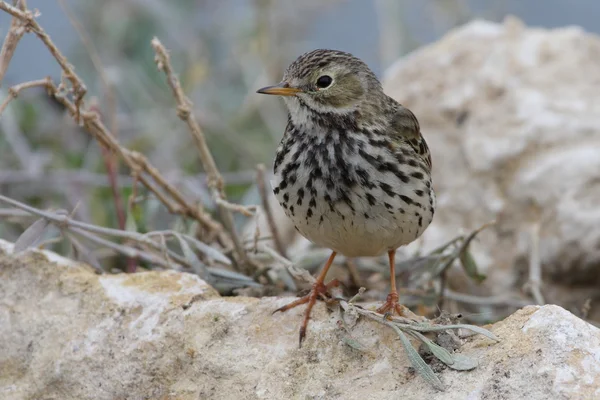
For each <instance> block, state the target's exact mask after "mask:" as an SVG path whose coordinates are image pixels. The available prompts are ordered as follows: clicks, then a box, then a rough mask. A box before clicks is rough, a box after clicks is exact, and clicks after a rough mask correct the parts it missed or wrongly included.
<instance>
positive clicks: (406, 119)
mask: <svg viewBox="0 0 600 400" xmlns="http://www.w3.org/2000/svg"><path fill="white" fill-rule="evenodd" d="M391 125H392V131H393V133H394V136H395V137H396V138H397V139H399V140H402V141H403V142H404V143H406V144H408V145H410V146H411V147H412V148H413V149H414V151H415V153H417V154H418V155H419V156H421V158H422V160H423V162H425V164H426V165H427V166H428V167H429V169H431V153H430V152H429V147H428V146H427V142H425V139H424V138H423V136H422V135H421V127H420V126H419V121H418V120H417V117H415V114H413V113H412V111H410V110H409V109H408V108H406V107H403V106H401V105H400V104H398V107H397V108H395V110H394V113H393V117H392V124H391Z"/></svg>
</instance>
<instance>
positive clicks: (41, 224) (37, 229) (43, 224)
mask: <svg viewBox="0 0 600 400" xmlns="http://www.w3.org/2000/svg"><path fill="white" fill-rule="evenodd" d="M49 224H50V221H48V220H47V219H46V218H40V219H38V220H36V221H35V222H34V223H33V224H31V225H30V226H29V227H28V228H27V229H25V231H24V232H23V233H22V234H21V236H19V238H18V239H17V241H16V242H15V247H14V250H13V251H14V252H15V254H16V253H20V252H22V251H25V250H27V249H29V248H31V247H34V246H36V245H37V244H38V243H39V242H40V241H41V240H42V237H43V236H44V233H45V232H46V228H47V227H48V225H49Z"/></svg>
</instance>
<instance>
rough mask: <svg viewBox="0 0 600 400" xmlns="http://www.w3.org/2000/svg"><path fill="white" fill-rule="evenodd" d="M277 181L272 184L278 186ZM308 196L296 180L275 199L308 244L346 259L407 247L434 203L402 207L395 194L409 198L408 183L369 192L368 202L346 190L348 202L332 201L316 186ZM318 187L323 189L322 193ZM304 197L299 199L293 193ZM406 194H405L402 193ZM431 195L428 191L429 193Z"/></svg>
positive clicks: (360, 191)
mask: <svg viewBox="0 0 600 400" xmlns="http://www.w3.org/2000/svg"><path fill="white" fill-rule="evenodd" d="M279 182H280V179H279V178H278V177H277V176H276V177H275V180H274V181H273V182H272V185H273V187H274V188H276V187H278V185H279ZM318 189H319V190H317V191H315V192H313V195H310V193H307V192H306V189H305V187H304V182H302V181H301V180H299V181H298V182H296V183H295V184H294V185H290V186H288V187H286V190H279V191H278V192H277V191H276V193H275V196H276V197H277V200H278V201H279V203H280V204H281V206H282V207H283V208H284V210H285V213H286V215H287V216H288V217H289V218H290V219H291V220H292V221H293V223H294V225H295V226H296V228H297V229H298V231H299V232H300V233H301V234H302V235H303V236H304V237H306V238H307V239H308V240H310V241H312V242H313V243H315V244H317V245H319V246H323V247H327V248H330V249H332V250H334V251H337V252H339V253H340V254H343V255H345V256H348V257H367V256H377V255H380V254H383V253H385V252H386V251H388V250H393V249H396V248H398V247H400V246H402V245H404V244H408V243H410V242H412V241H413V240H415V239H416V238H417V237H419V236H420V235H421V234H422V233H423V231H424V230H425V228H426V227H427V226H428V225H429V223H430V222H431V220H432V218H433V199H430V198H429V197H428V196H427V197H426V198H424V199H423V204H424V205H420V204H417V203H414V204H407V203H406V202H405V201H403V200H402V199H401V197H400V196H408V195H409V194H410V195H412V196H414V193H413V192H414V188H413V187H411V185H406V186H405V187H403V188H402V187H400V188H396V192H397V195H396V196H389V195H388V194H386V193H384V192H383V191H382V190H381V189H379V188H375V189H373V190H371V191H370V193H371V195H372V196H373V197H374V199H375V201H374V204H371V203H373V201H371V202H369V201H368V200H367V199H368V197H367V196H366V192H365V190H364V188H362V187H361V186H357V187H354V188H349V190H348V191H347V193H348V198H346V199H344V200H337V201H331V199H330V197H331V196H329V197H326V194H327V190H325V189H324V188H318ZM321 189H323V190H321ZM299 190H300V193H301V194H303V196H299V195H298V191H299ZM404 193H406V195H404ZM430 195H431V196H433V192H432V191H431V192H430Z"/></svg>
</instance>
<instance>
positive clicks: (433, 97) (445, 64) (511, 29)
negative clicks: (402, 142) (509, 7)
mask: <svg viewBox="0 0 600 400" xmlns="http://www.w3.org/2000/svg"><path fill="white" fill-rule="evenodd" d="M599 59H600V38H598V37H597V36H595V35H591V34H587V33H585V32H583V31H582V30H581V29H580V28H578V27H568V28H562V29H555V30H543V29H531V28H526V27H524V26H523V24H522V23H521V22H520V21H518V20H516V19H514V18H508V19H507V20H506V21H505V23H504V24H502V25H500V24H495V23H490V22H484V21H475V22H471V23H469V24H467V25H465V26H464V27H461V28H458V29H457V30H455V31H453V32H451V33H449V34H448V35H447V36H446V37H444V38H443V39H442V40H440V41H439V42H437V43H434V44H432V45H430V46H427V47H424V48H422V49H419V50H418V51H416V52H415V53H413V54H411V55H409V56H407V57H405V58H403V59H401V60H399V61H398V62H397V64H396V65H394V66H392V67H391V68H390V69H389V71H388V72H387V74H386V79H385V83H384V86H385V88H386V91H387V93H389V94H390V95H391V96H392V97H394V98H396V99H397V100H398V101H400V102H401V103H403V104H404V105H406V106H407V107H409V108H410V109H412V110H413V111H414V112H415V114H416V115H417V117H418V118H419V121H420V122H421V127H422V131H423V134H424V135H425V137H426V138H427V141H428V143H429V145H430V148H431V151H432V153H433V155H432V158H433V173H434V177H433V178H434V186H435V188H436V192H437V193H438V207H437V210H436V216H435V218H434V220H433V224H432V225H431V226H430V227H429V229H428V230H427V231H426V232H425V234H424V236H423V239H422V240H423V243H422V244H424V248H425V249H430V248H433V247H436V246H438V245H440V244H441V243H443V242H445V241H447V240H449V239H450V238H452V237H454V236H455V235H456V233H457V232H460V231H463V232H464V231H470V230H473V229H475V228H477V227H479V226H480V225H482V224H484V223H486V222H488V221H491V220H497V225H496V227H494V228H492V229H489V230H487V231H486V232H484V233H483V234H481V235H480V238H481V240H480V241H478V243H476V244H475V245H474V253H475V254H474V255H475V258H476V260H477V261H478V263H479V265H480V266H481V267H482V268H483V269H484V270H486V272H487V273H488V275H489V276H490V279H489V280H488V282H489V284H488V285H486V284H484V285H483V286H481V287H479V289H477V288H476V287H473V286H472V287H470V288H467V287H463V288H462V289H463V290H464V291H467V292H473V291H476V290H479V291H480V292H481V293H486V294H490V293H492V294H499V293H505V292H506V291H507V290H510V289H515V288H516V289H520V288H521V286H522V285H523V284H524V283H525V282H524V281H525V279H526V278H527V273H526V268H527V265H528V263H529V259H530V253H531V248H532V246H531V243H532V235H533V232H534V231H535V228H534V227H535V226H536V225H537V226H539V256H540V259H541V263H542V267H543V272H544V283H545V285H544V290H545V294H546V296H547V299H549V301H550V302H559V303H560V304H564V305H566V306H569V307H570V309H572V310H576V309H580V308H581V306H582V305H583V303H584V301H585V300H586V299H587V298H588V297H591V296H592V295H593V291H594V290H596V288H597V285H598V283H600V208H599V207H598V198H600V157H598V154H600V90H598V87H600V69H598V68H597V67H596V64H597V61H598V60H599ZM572 286H579V290H577V291H574V290H571V287H572ZM586 288H587V290H586ZM594 313H595V314H594ZM590 317H593V318H594V319H595V320H600V308H598V307H596V310H595V311H594V309H592V315H590Z"/></svg>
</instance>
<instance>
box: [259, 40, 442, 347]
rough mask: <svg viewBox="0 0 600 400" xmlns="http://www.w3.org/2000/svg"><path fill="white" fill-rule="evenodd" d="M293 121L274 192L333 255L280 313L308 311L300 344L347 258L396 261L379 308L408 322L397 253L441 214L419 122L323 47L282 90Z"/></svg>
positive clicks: (355, 66)
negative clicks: (331, 276) (337, 262)
mask: <svg viewBox="0 0 600 400" xmlns="http://www.w3.org/2000/svg"><path fill="white" fill-rule="evenodd" d="M257 93H260V94H267V95H277V96H281V97H282V98H283V100H284V102H285V105H286V106H287V110H288V118H287V126H286V128H285V131H284V134H283V137H282V139H281V142H280V144H279V146H278V148H277V151H276V155H275V161H274V163H273V180H272V181H271V185H272V188H273V193H274V195H275V197H276V198H277V200H278V202H279V204H280V205H281V206H282V207H283V209H284V210H285V214H286V215H287V217H289V218H290V219H291V220H292V222H293V224H294V226H295V227H296V229H297V230H298V231H299V232H300V233H301V234H302V235H303V236H304V237H306V238H307V239H308V240H310V241H311V242H313V243H314V244H316V245H318V246H322V247H326V248H329V249H331V251H332V252H331V255H330V256H329V258H328V260H327V262H326V263H325V266H324V267H323V269H322V270H321V272H320V273H319V274H318V276H317V277H316V281H315V282H314V284H313V285H312V289H311V290H310V292H309V293H308V294H307V295H306V296H304V297H300V298H298V299H297V300H295V301H293V302H291V303H289V304H287V305H285V306H283V307H280V308H278V309H277V310H275V311H274V312H284V311H287V310H290V309H292V308H294V307H297V306H299V305H302V304H307V306H306V310H305V314H304V319H303V321H302V325H301V327H300V332H299V345H300V346H302V341H303V340H304V338H305V336H306V329H307V326H308V322H309V319H310V314H311V311H312V308H313V306H314V305H315V303H316V301H317V299H318V298H325V299H327V296H328V293H329V290H330V289H332V288H333V287H335V286H338V285H339V284H340V282H339V281H337V280H333V281H331V282H329V283H325V278H326V275H327V272H328V270H329V268H330V267H331V265H332V263H333V261H334V259H335V257H336V255H337V254H342V255H344V256H347V257H371V256H380V255H383V254H385V253H387V255H388V260H389V268H390V292H389V294H388V296H387V298H386V301H385V303H384V304H383V305H382V306H381V307H379V308H378V309H377V312H379V313H382V314H383V315H384V317H389V316H390V315H393V314H394V313H396V314H398V315H406V314H407V311H408V309H407V308H406V307H405V306H403V305H401V304H400V303H399V301H398V291H397V288H396V280H395V277H396V274H395V255H396V250H397V249H398V248H399V247H401V246H403V245H406V244H408V243H411V242H412V241H414V240H415V239H417V238H418V237H419V236H421V234H422V233H423V232H424V231H425V229H426V228H427V227H428V226H429V224H430V223H431V221H432V219H433V214H434V211H435V208H436V200H435V193H434V190H433V185H432V180H431V168H432V163H431V154H430V151H429V148H428V146H427V143H426V142H425V139H424V138H423V136H422V135H421V129H420V126H419V122H418V120H417V118H416V117H415V115H414V114H413V113H412V112H411V111H410V110H409V109H408V108H406V107H404V106H402V105H401V104H399V103H398V102H397V101H396V100H394V99H392V98H391V97H389V96H387V95H386V94H385V93H384V91H383V87H382V85H381V83H380V81H379V80H378V79H377V77H376V75H375V74H374V73H373V71H372V70H371V69H370V68H369V67H368V66H367V64H366V63H364V62H363V61H362V60H361V59H359V58H357V57H355V56H353V55H352V54H350V53H347V52H343V51H339V50H328V49H317V50H313V51H310V52H308V53H305V54H302V55H301V56H300V57H298V58H297V59H296V60H295V61H294V62H292V64H290V65H289V67H288V68H287V69H286V71H285V73H284V74H283V79H282V81H281V82H280V83H279V84H277V85H274V86H267V87H264V88H262V89H259V90H258V91H257Z"/></svg>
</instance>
